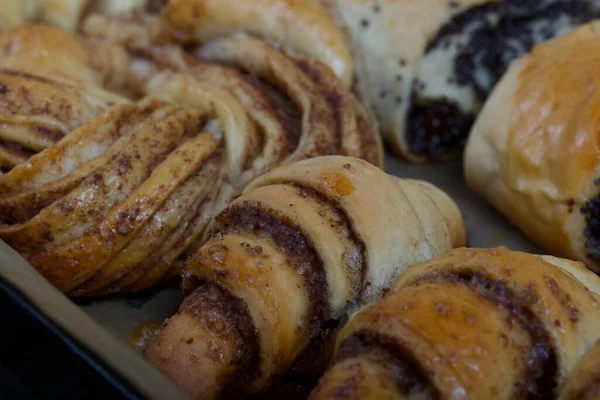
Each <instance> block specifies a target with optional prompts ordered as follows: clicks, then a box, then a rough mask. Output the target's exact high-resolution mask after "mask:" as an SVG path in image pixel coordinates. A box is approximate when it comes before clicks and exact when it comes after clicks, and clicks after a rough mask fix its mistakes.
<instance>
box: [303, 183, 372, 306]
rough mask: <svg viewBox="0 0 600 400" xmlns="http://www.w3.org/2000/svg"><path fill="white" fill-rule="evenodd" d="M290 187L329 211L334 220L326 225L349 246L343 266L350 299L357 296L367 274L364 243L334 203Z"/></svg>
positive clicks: (344, 213)
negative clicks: (349, 280) (350, 293)
mask: <svg viewBox="0 0 600 400" xmlns="http://www.w3.org/2000/svg"><path fill="white" fill-rule="evenodd" d="M292 186H295V187H296V188H297V190H298V193H299V194H300V196H302V197H304V198H310V199H312V200H313V201H316V202H317V203H319V204H320V205H322V206H323V207H326V208H327V209H329V210H330V211H331V212H332V214H333V215H334V218H333V219H330V220H328V221H327V223H328V224H329V225H330V226H331V227H332V228H333V229H335V231H336V232H337V233H338V234H339V235H340V236H342V237H344V239H346V240H347V241H348V242H349V244H350V246H351V247H350V251H347V252H346V253H345V254H344V266H345V267H346V268H347V269H348V275H350V279H351V282H352V293H353V296H352V297H357V296H359V294H360V292H361V290H362V288H363V286H364V281H365V277H366V274H367V256H366V252H367V250H366V245H365V243H364V242H363V241H362V240H361V239H359V237H358V235H357V234H356V232H355V231H354V227H353V226H352V224H351V223H350V217H348V214H346V212H345V211H344V209H343V208H342V207H340V206H339V205H338V204H337V203H336V202H334V201H332V200H330V199H329V198H327V197H325V196H324V195H323V194H321V193H319V192H317V191H316V190H314V189H312V188H308V187H304V186H301V185H298V184H293V185H292ZM349 306H350V305H348V307H349Z"/></svg>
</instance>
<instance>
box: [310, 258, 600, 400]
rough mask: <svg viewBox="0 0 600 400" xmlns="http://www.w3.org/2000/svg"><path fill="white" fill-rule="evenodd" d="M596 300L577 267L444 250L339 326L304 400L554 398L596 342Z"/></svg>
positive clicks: (593, 280) (599, 325)
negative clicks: (328, 360)
mask: <svg viewBox="0 0 600 400" xmlns="http://www.w3.org/2000/svg"><path fill="white" fill-rule="evenodd" d="M578 278H583V280H579V279H578ZM599 294H600V278H598V277H597V276H596V275H594V274H593V273H592V272H590V271H589V270H586V269H585V267H584V266H583V265H582V264H580V263H576V262H573V261H568V260H564V259H556V258H554V257H540V256H536V255H532V254H526V253H520V252H513V251H510V250H507V249H504V248H498V249H458V250H454V251H451V252H450V253H448V254H447V255H445V256H442V257H440V258H437V259H435V260H433V261H430V262H426V263H423V264H419V265H415V266H412V267H410V268H409V269H407V270H406V271H405V272H403V273H402V274H401V275H400V277H399V279H398V281H397V282H396V284H395V285H394V289H393V291H392V293H390V294H389V295H387V296H386V297H385V298H384V299H383V300H381V301H379V302H377V303H375V304H373V305H371V306H368V307H366V308H365V309H364V310H362V311H360V312H359V313H358V314H356V315H355V316H354V317H353V318H352V319H351V320H350V321H349V322H348V324H346V326H345V327H344V328H343V330H342V331H341V333H340V335H339V336H338V339H337V346H336V347H337V350H336V352H337V357H336V360H335V361H334V362H333V366H332V367H331V369H330V370H329V371H328V372H327V373H326V374H325V375H324V376H323V378H321V381H320V383H319V386H318V387H317V388H316V389H315V390H314V391H313V393H312V395H311V397H310V398H311V399H313V400H317V399H335V398H338V397H337V396H336V395H337V394H339V393H344V394H345V396H348V397H350V396H352V398H358V399H363V400H367V399H381V398H386V399H434V398H454V397H457V398H471V399H515V398H518V399H524V398H544V399H552V398H556V396H557V395H558V393H559V391H560V388H561V386H562V385H563V383H564V382H565V379H566V377H567V376H569V374H570V373H572V371H574V370H576V369H575V368H576V367H577V365H578V363H579V361H580V359H581V357H582V356H583V355H584V354H585V353H586V352H587V351H588V350H589V349H590V348H592V346H593V345H594V343H595V342H596V340H598V338H600V320H599V319H598V315H600V295H599ZM584 368H585V367H584Z"/></svg>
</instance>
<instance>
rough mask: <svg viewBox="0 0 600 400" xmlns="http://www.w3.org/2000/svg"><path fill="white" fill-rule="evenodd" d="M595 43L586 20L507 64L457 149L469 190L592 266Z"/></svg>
mask: <svg viewBox="0 0 600 400" xmlns="http://www.w3.org/2000/svg"><path fill="white" fill-rule="evenodd" d="M599 48H600V25H599V24H598V23H592V24H589V25H586V26H584V27H581V28H579V29H577V30H576V31H574V32H573V33H571V34H569V35H567V36H565V37H563V38H560V39H558V40H555V41H553V42H551V43H548V44H545V45H541V46H538V47H536V48H535V49H534V51H533V52H532V53H531V54H529V55H527V56H525V57H524V58H522V59H521V60H519V61H518V62H515V63H514V64H513V66H512V67H511V69H510V70H509V72H508V73H507V74H506V75H505V77H504V78H503V79H502V81H501V83H500V84H499V85H498V86H497V88H496V90H495V91H494V93H493V95H492V96H491V98H490V99H489V101H488V102H487V104H486V105H485V107H484V109H483V111H482V113H481V115H480V117H479V118H478V120H477V122H476V124H475V126H474V128H473V130H472V132H471V138H470V140H469V142H468V145H467V149H466V155H465V174H466V179H467V182H468V184H469V186H470V187H471V188H472V189H474V190H475V191H477V192H479V193H481V194H482V195H484V196H485V197H486V199H487V200H488V201H489V202H490V203H491V204H493V205H494V206H495V207H496V208H497V209H498V210H500V211H501V212H502V213H503V214H504V215H505V216H506V217H508V218H509V219H510V220H511V221H512V222H513V223H514V224H515V225H516V226H517V227H519V228H520V229H521V230H522V231H523V232H525V234H526V235H527V236H528V237H529V238H530V239H532V240H533V241H534V242H536V243H539V244H540V245H542V246H543V247H544V248H545V249H546V250H547V251H548V252H550V253H552V254H554V255H557V256H562V257H568V258H572V259H576V260H581V261H583V262H585V263H586V264H587V265H588V266H589V267H590V268H592V269H593V270H595V271H596V272H600V264H599V263H598V258H597V256H596V255H595V254H596V247H595V241H594V240H595V235H596V233H595V228H594V215H595V214H594V209H593V207H592V206H593V204H592V203H590V201H592V200H593V199H594V198H595V197H596V196H597V195H598V193H599V189H600V188H599V187H598V185H597V182H598V181H597V179H598V178H599V175H598V173H599V172H598V170H599V163H598V161H599V160H600V153H599V150H598V149H599V146H598V135H597V129H598V113H597V109H598V107H599V104H600V96H599V94H598V92H597V90H596V84H597V83H596V82H597V70H598V68H600V63H599V61H598V58H597V57H596V56H595V54H596V53H597V52H598V49H599Z"/></svg>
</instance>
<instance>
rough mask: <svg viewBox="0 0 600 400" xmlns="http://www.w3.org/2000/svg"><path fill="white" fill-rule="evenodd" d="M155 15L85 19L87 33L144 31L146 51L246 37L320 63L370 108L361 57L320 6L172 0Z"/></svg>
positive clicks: (273, 0) (291, 0)
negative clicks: (159, 46) (160, 46)
mask: <svg viewBox="0 0 600 400" xmlns="http://www.w3.org/2000/svg"><path fill="white" fill-rule="evenodd" d="M157 9H158V12H157V13H156V14H155V13H149V12H143V13H139V12H138V13H134V14H133V15H131V14H129V15H127V14H118V13H112V15H106V13H104V14H102V13H96V14H93V15H90V17H89V18H86V19H85V22H84V23H83V29H84V31H85V32H86V33H87V34H88V35H91V36H94V37H104V38H108V39H110V38H111V36H113V35H114V31H115V29H116V30H118V31H119V35H118V36H121V38H123V36H126V37H127V36H128V39H130V40H131V38H132V36H139V33H135V32H136V30H139V28H140V25H141V26H142V27H143V28H145V30H146V31H147V34H148V38H147V39H146V43H145V44H146V45H147V44H148V43H152V44H155V45H156V44H163V45H164V44H177V45H181V46H185V47H186V48H187V49H190V48H193V47H195V46H198V45H202V44H206V43H207V42H210V41H212V40H216V39H220V38H224V37H227V36H230V35H232V34H235V33H246V34H248V35H252V36H256V37H260V38H261V39H264V40H265V41H267V42H269V43H270V44H273V45H276V46H277V47H279V48H280V50H282V51H283V52H285V53H286V54H288V55H290V56H294V57H296V58H308V59H312V60H318V61H320V62H322V63H323V64H325V65H327V66H328V67H329V68H330V69H331V70H332V71H333V72H334V74H335V75H336V76H337V77H338V78H339V80H340V82H341V83H342V84H343V85H344V87H346V88H351V89H352V90H353V92H354V93H355V94H356V95H357V96H358V97H359V98H360V99H361V100H362V101H363V103H365V104H366V105H367V106H368V101H369V98H368V96H367V91H368V89H367V82H366V80H365V79H364V77H363V75H362V72H363V71H364V69H365V68H364V65H363V63H364V61H363V60H362V58H361V57H362V54H361V53H360V52H359V51H358V49H357V48H355V47H353V45H352V41H351V38H350V36H349V34H348V33H347V32H346V31H345V30H344V29H343V27H341V26H338V25H337V24H336V21H335V19H334V18H333V17H332V16H331V15H329V13H328V12H327V9H325V8H324V7H323V6H322V5H321V4H319V2H318V1H317V0H252V1H249V0H243V1H239V0H172V1H169V2H165V3H164V4H163V5H162V7H157ZM123 31H125V32H127V33H126V34H125V35H123ZM113 39H114V36H113ZM139 43H140V42H139V41H138V42H137V44H138V45H139Z"/></svg>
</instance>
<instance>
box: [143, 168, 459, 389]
mask: <svg viewBox="0 0 600 400" xmlns="http://www.w3.org/2000/svg"><path fill="white" fill-rule="evenodd" d="M205 237H206V241H205V243H204V244H203V246H202V247H201V248H200V249H199V250H198V251H197V252H196V253H195V254H194V255H193V256H192V257H191V258H190V259H189V260H188V262H187V264H186V266H185V269H184V272H183V273H182V276H183V278H184V281H183V288H184V293H185V294H186V295H187V298H186V300H184V303H183V305H182V307H181V309H180V311H179V313H178V314H177V315H176V316H174V317H173V318H171V319H170V320H169V321H167V322H166V324H165V326H164V327H163V329H162V331H161V333H160V334H159V335H158V336H157V337H156V338H155V339H154V340H153V341H152V342H151V343H149V344H148V346H147V347H146V351H145V355H146V358H147V359H148V360H149V361H150V362H151V363H152V364H153V365H155V366H156V367H157V368H159V369H160V370H162V371H163V372H165V373H166V374H167V375H169V376H171V377H172V378H173V379H174V380H175V381H176V382H177V383H178V384H179V385H180V386H181V387H182V388H184V389H185V390H186V391H187V392H188V393H190V394H191V395H192V396H194V397H195V398H215V397H218V396H219V395H220V394H222V393H223V392H224V391H230V390H233V391H234V393H236V390H237V391H239V394H241V393H247V394H256V393H260V392H261V391H263V390H265V389H266V388H268V386H269V385H270V384H271V383H272V382H273V380H274V378H275V377H277V376H279V375H281V374H282V373H284V372H286V371H287V370H288V369H289V368H290V367H291V366H292V364H293V363H294V362H295V361H298V360H299V359H300V358H301V356H302V355H303V353H305V352H307V351H308V350H307V349H309V348H310V347H311V344H312V343H320V340H322V335H325V330H326V325H327V324H329V325H335V323H337V322H338V321H340V320H344V319H345V318H347V316H348V315H349V314H351V313H352V312H354V311H355V310H357V309H359V308H360V307H362V306H363V305H365V304H368V303H371V302H373V301H376V300H377V299H379V298H381V297H382V296H383V295H384V294H385V293H386V292H387V291H388V290H389V289H390V287H391V285H392V283H393V281H394V279H395V278H396V276H397V275H398V274H399V273H400V272H401V271H402V270H404V269H405V268H407V267H408V266H409V265H411V264H414V263H418V262H420V261H423V260H428V259H431V258H434V257H436V256H438V255H442V254H444V253H445V252H447V251H448V250H450V249H451V248H453V246H460V245H464V243H465V231H464V226H463V224H462V218H461V215H460V212H459V211H458V208H457V207H456V205H455V204H454V203H453V202H452V200H450V198H449V197H448V196H447V195H446V194H444V193H443V192H442V191H440V190H439V189H437V188H436V187H434V186H432V185H429V184H423V183H421V182H419V181H403V180H399V179H397V178H395V177H392V176H390V175H386V174H385V173H383V172H382V171H381V170H380V169H378V168H376V167H374V166H372V165H371V164H369V163H367V162H365V161H362V160H359V159H356V158H349V157H342V156H329V157H321V158H313V159H310V160H305V161H301V162H298V163H293V164H286V165H285V166H282V167H278V168H276V169H274V170H272V171H270V172H269V173H267V174H265V175H262V176H261V177H259V178H257V179H256V180H254V181H253V182H252V183H251V184H250V185H248V187H247V188H246V190H245V191H244V194H242V196H240V197H239V198H237V199H236V200H234V201H233V202H232V203H231V204H230V205H229V206H228V207H227V208H226V209H225V210H224V211H223V212H222V213H221V214H219V215H218V216H217V217H216V218H215V220H214V222H213V223H212V224H211V225H210V226H209V228H208V230H207V234H206V235H205ZM215 288H219V290H220V291H222V292H225V293H221V294H215V293H214V292H215V291H216V290H217V289H215ZM207 293H213V294H212V295H211V296H210V297H211V299H212V300H211V301H213V302H215V303H218V304H224V303H226V301H225V300H219V299H224V298H230V297H233V298H235V299H237V300H236V301H237V302H239V303H240V304H239V305H238V306H236V307H235V309H227V310H224V309H223V308H222V307H221V308H218V307H217V306H216V305H215V306H213V308H212V312H208V311H207V310H205V311H200V308H199V307H200V306H201V304H205V303H206V301H207V300H203V301H200V300H199V299H206V297H207V296H208V294H207ZM230 303H231V301H230V300H228V301H227V304H230ZM193 305H195V306H193ZM240 315H243V316H244V317H241V316H240ZM212 318H216V319H218V320H221V321H225V322H222V323H220V324H218V325H214V324H212V323H211V322H210V321H211V320H212ZM328 321H329V322H328ZM248 324H249V325H250V328H248V327H245V328H243V329H242V326H246V325H248ZM224 326H227V327H226V328H225V327H224ZM238 331H239V332H238ZM242 331H243V332H245V334H244V335H246V336H244V335H242V333H240V332H242ZM247 335H252V337H248V336H247ZM223 337H225V338H228V339H227V340H225V341H223V340H222V339H219V338H223ZM191 338H193V340H192V342H193V346H191V347H186V346H180V345H178V343H185V342H186V341H189V340H190V339H191ZM213 338H214V339H213ZM315 340H316V342H315ZM190 343H191V342H190ZM210 349H212V350H210ZM325 350H326V349H323V348H322V349H321V350H319V351H317V352H315V353H310V357H311V358H310V361H311V362H312V364H313V366H314V364H316V361H317V360H319V357H320V356H321V354H320V353H322V352H323V351H325ZM190 351H192V352H194V354H197V355H198V356H197V357H196V358H194V361H193V362H191V361H190V358H189V354H186V353H188V352H190ZM215 352H216V353H218V354H223V355H224V357H225V358H224V359H223V360H221V361H219V362H215V360H213V359H212V358H211V355H210V354H213V353H215ZM236 354H237V355H238V356H236ZM205 377H210V378H211V379H205Z"/></svg>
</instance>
